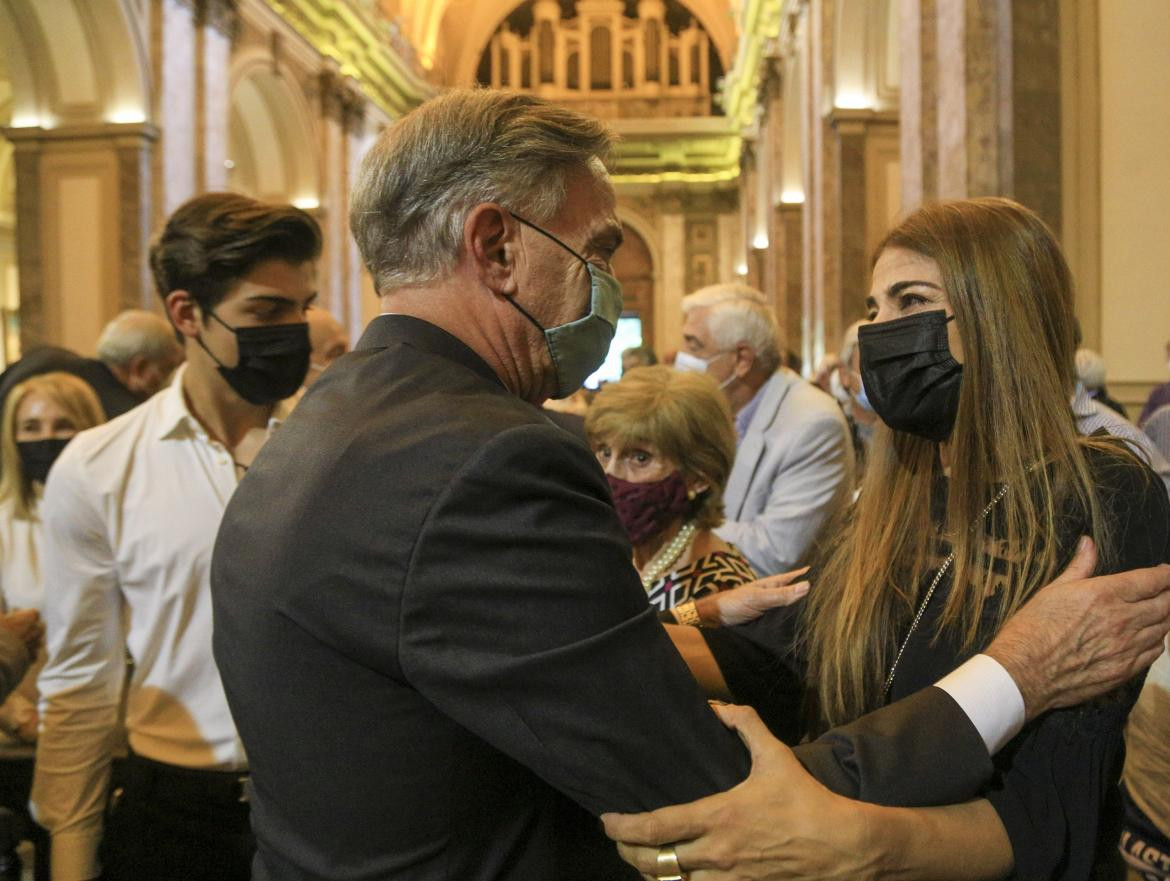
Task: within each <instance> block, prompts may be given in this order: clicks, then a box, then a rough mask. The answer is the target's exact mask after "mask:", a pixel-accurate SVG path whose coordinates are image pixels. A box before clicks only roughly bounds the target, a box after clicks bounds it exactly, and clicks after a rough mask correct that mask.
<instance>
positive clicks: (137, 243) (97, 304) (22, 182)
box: [4, 123, 158, 353]
mask: <svg viewBox="0 0 1170 881" xmlns="http://www.w3.org/2000/svg"><path fill="white" fill-rule="evenodd" d="M4 134H5V136H6V137H7V138H8V139H9V140H10V141H11V142H12V144H13V149H14V164H15V169H16V214H17V229H16V237H17V241H16V248H17V266H18V271H19V275H20V310H21V346H22V348H25V349H27V348H28V347H30V346H33V345H36V344H39V343H47V342H55V343H59V344H61V345H64V346H66V347H68V348H72V349H75V350H77V351H79V352H83V353H92V352H93V351H94V345H95V343H96V342H97V337H98V334H99V333H100V331H101V328H102V326H103V325H104V324H105V323H106V322H107V321H108V320H109V319H110V318H112V317H113V316H114V314H116V313H117V312H118V311H120V310H121V309H125V308H129V307H139V308H141V307H144V306H150V305H151V304H152V303H153V301H154V297H153V293H152V286H151V284H150V281H149V276H148V274H147V270H146V252H147V247H148V242H149V236H150V227H151V218H150V205H151V176H150V154H151V147H152V144H153V142H154V141H155V140H156V139H157V138H158V131H157V130H156V129H155V128H154V127H153V126H151V125H148V124H146V123H121V124H118V123H102V124H96V125H75V126H64V127H61V128H56V129H42V128H39V127H37V128H11V129H6V130H5V132H4ZM66 318H68V320H66Z"/></svg>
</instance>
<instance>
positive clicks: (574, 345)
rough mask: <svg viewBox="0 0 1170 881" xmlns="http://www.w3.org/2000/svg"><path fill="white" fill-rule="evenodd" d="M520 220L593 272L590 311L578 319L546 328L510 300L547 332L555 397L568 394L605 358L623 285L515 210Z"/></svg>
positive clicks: (591, 275) (620, 306)
mask: <svg viewBox="0 0 1170 881" xmlns="http://www.w3.org/2000/svg"><path fill="white" fill-rule="evenodd" d="M512 216H513V217H515V218H516V219H517V220H518V221H520V222H521V223H522V224H524V225H525V226H528V227H531V228H532V229H534V230H536V231H537V232H538V233H540V234H541V235H544V236H547V237H548V238H550V239H552V240H553V241H554V242H556V243H557V244H558V245H560V246H561V247H562V248H564V249H565V250H566V251H568V252H569V253H570V254H572V255H573V256H574V257H576V258H577V259H578V260H580V261H581V262H582V263H584V264H585V269H586V270H588V272H589V311H588V312H587V313H586V314H585V315H584V316H583V317H581V318H578V319H577V320H576V321H570V322H569V323H568V324H561V325H558V326H557V327H549V328H545V327H544V326H543V325H542V324H541V323H540V322H539V321H537V320H536V319H535V318H533V317H532V315H530V314H529V312H528V310H527V309H525V308H524V307H523V306H521V305H520V304H519V303H517V302H516V299H515V298H514V297H509V298H508V302H509V303H511V304H512V305H513V306H514V307H516V311H518V312H519V313H520V314H521V315H523V316H524V317H525V318H527V319H528V320H529V321H531V322H532V323H533V324H534V325H535V326H536V328H537V329H538V330H539V331H540V332H541V333H543V334H544V341H545V345H547V346H548V353H549V356H550V357H551V358H552V363H553V369H554V370H555V371H556V376H557V390H556V393H555V394H554V395H553V397H554V398H567V397H568V396H569V395H571V394H573V392H575V391H577V389H579V388H580V387H581V385H582V383H584V382H585V380H586V379H587V378H588V377H589V375H590V374H592V373H593V371H594V370H596V369H597V368H598V367H600V366H601V362H602V361H604V360H605V356H606V354H608V352H609V344H610V343H611V342H613V334H614V330H615V329H616V328H617V320H618V317H619V316H621V314H622V303H623V300H622V286H621V282H619V281H618V280H617V279H616V278H614V277H613V276H612V275H610V274H609V273H608V272H606V271H605V270H604V269H598V268H597V267H596V266H594V265H593V264H592V263H590V262H589V261H588V260H586V259H585V258H584V257H582V256H581V255H580V254H578V253H577V252H576V251H574V250H573V249H572V248H570V247H569V246H568V245H566V244H565V243H564V242H562V241H561V240H560V239H558V238H557V237H556V236H554V235H553V234H552V233H550V232H548V231H547V230H543V229H541V228H540V227H539V226H537V225H536V224H535V223H530V222H528V221H527V220H525V219H524V218H523V217H518V216H517V215H515V214H513V215H512Z"/></svg>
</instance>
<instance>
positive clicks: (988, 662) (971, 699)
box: [935, 655, 1026, 755]
mask: <svg viewBox="0 0 1170 881" xmlns="http://www.w3.org/2000/svg"><path fill="white" fill-rule="evenodd" d="M935 684H936V685H937V686H938V687H939V688H941V689H942V690H943V691H945V692H946V693H947V694H949V695H950V696H951V697H952V698H954V699H955V703H957V704H958V705H959V708H960V709H961V710H962V711H963V712H964V713H966V714H967V718H968V719H970V720H971V724H972V725H974V726H975V729H976V730H977V731H978V732H979V736H980V737H982V738H983V743H984V744H986V745H987V751H988V753H990V754H991V755H995V754H996V753H997V752H999V751H1000V750H1001V749H1003V746H1004V744H1006V743H1007V742H1008V741H1009V740H1011V739H1012V738H1013V737H1015V736H1016V735H1017V734H1019V733H1020V729H1022V728H1023V727H1024V722H1025V721H1026V716H1025V711H1024V696H1023V695H1022V694H1020V689H1019V687H1018V686H1017V685H1016V683H1015V680H1014V679H1012V677H1011V674H1009V673H1008V671H1007V670H1005V669H1004V668H1003V665H1002V664H1000V663H999V661H997V660H995V658H992V657H990V656H989V655H976V656H975V657H973V658H971V660H969V661H967V663H965V664H963V665H962V666H961V667H959V668H958V669H957V670H955V671H954V672H952V673H948V674H947V675H946V676H944V677H943V678H942V679H940V680H939V681H938V682H936V683H935Z"/></svg>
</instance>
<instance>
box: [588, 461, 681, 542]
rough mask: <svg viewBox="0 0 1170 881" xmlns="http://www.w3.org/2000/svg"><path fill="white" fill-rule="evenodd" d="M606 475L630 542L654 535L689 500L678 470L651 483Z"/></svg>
mask: <svg viewBox="0 0 1170 881" xmlns="http://www.w3.org/2000/svg"><path fill="white" fill-rule="evenodd" d="M606 478H608V480H609V488H610V490H611V491H612V492H613V506H614V507H615V508H617V513H618V518H619V519H620V520H621V521H622V526H624V527H625V528H626V532H627V533H628V534H629V536H630V543H631V544H634V545H640V544H642V543H643V542H645V541H648V540H649V539H651V538H653V537H654V536H656V535H658V533H660V532H662V530H664V529H666V527H667V525H669V523H670V521H671V520H673V519H675V518H676V517H679V516H681V515H683V514H685V513H686V511H687V508H689V507H690V504H691V500H690V499H688V498H687V484H686V481H685V480H683V476H682V474H681V473H680V472H678V471H675V472H673V473H671V474H669V475H667V476H666V477H664V478H662V480H656V481H654V482H653V483H631V482H630V481H628V480H622V479H621V478H620V477H614V476H613V475H612V474H607V475H606Z"/></svg>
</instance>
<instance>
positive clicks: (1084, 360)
mask: <svg viewBox="0 0 1170 881" xmlns="http://www.w3.org/2000/svg"><path fill="white" fill-rule="evenodd" d="M1075 357H1076V365H1077V379H1079V380H1080V381H1081V385H1083V386H1084V387H1085V388H1086V389H1088V390H1089V391H1091V392H1095V391H1097V389H1099V388H1101V386H1103V385H1105V359H1104V358H1102V357H1101V356H1100V355H1099V354H1098V353H1097V352H1094V351H1093V350H1092V349H1077V354H1076V356H1075Z"/></svg>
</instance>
